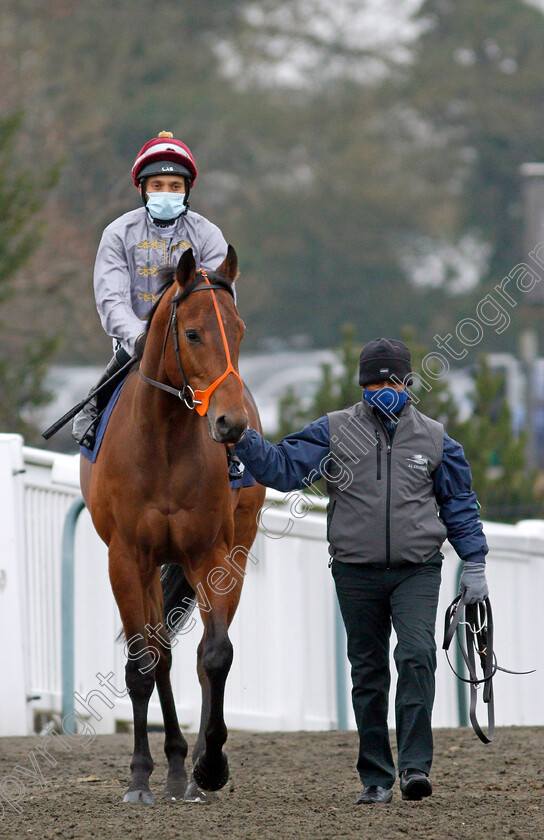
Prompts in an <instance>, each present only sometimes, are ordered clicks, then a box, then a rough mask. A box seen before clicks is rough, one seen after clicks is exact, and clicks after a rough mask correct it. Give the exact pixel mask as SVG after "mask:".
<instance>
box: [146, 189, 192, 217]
mask: <svg viewBox="0 0 544 840" xmlns="http://www.w3.org/2000/svg"><path fill="white" fill-rule="evenodd" d="M146 207H147V209H148V211H149V213H150V215H151V218H153V219H159V220H160V221H161V222H166V221H168V220H169V219H177V218H178V216H181V214H182V213H183V211H184V209H185V193H173V192H153V193H149V198H148V199H147V204H146Z"/></svg>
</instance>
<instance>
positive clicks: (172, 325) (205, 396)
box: [138, 269, 243, 417]
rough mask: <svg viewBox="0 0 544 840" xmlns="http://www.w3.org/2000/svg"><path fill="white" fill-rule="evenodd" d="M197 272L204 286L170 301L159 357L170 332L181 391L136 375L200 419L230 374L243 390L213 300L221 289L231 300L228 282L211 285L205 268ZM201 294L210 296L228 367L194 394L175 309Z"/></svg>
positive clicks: (180, 293)
mask: <svg viewBox="0 0 544 840" xmlns="http://www.w3.org/2000/svg"><path fill="white" fill-rule="evenodd" d="M199 273H200V276H201V277H202V278H203V280H204V282H203V283H196V284H193V285H190V286H186V287H185V288H184V289H183V290H182V291H181V292H179V293H178V294H177V295H174V297H173V298H172V300H171V301H170V303H171V310H170V318H169V319H168V327H167V329H166V335H165V336H164V343H163V348H162V355H163V359H164V358H165V355H166V346H167V342H168V335H169V333H170V332H171V333H172V338H173V341H174V354H175V356H176V360H177V363H178V368H179V372H180V374H181V381H182V383H183V385H182V387H181V389H179V388H173V387H172V386H171V385H165V384H164V383H163V382H158V381H157V380H156V379H151V378H150V377H148V376H145V374H143V373H142V370H141V368H140V370H139V371H138V372H139V374H140V376H141V378H142V379H143V380H144V382H147V384H148V385H153V386H154V387H155V388H160V390H161V391H166V392H167V393H168V394H173V395H174V396H175V397H178V398H179V399H180V400H181V401H182V402H183V403H184V404H185V405H186V406H187V408H189V409H191V410H192V409H196V412H197V414H200V416H201V417H203V416H204V415H205V414H206V412H207V411H208V407H209V404H210V397H211V395H212V394H213V392H214V391H215V389H216V388H217V387H218V386H219V385H221V383H222V382H223V380H225V379H226V378H227V376H228V375H229V374H230V373H232V374H234V376H235V377H236V379H237V380H238V382H239V383H240V388H241V389H242V391H243V385H242V380H241V379H240V376H239V374H238V372H237V371H236V370H235V368H234V365H233V364H232V361H231V358H230V351H229V345H228V342H227V336H226V335H225V328H224V326H223V321H222V319H221V313H220V312H219V306H218V304H217V299H216V297H215V292H214V289H221V290H223V291H227V292H229V294H230V295H231V296H232V297H233V298H234V294H233V291H232V287H231V285H230V283H228V282H227V281H220V280H215V281H214V282H213V283H210V280H209V279H208V275H207V273H206V271H204V269H201V270H200V272H199ZM202 291H210V292H211V294H212V300H213V305H214V308H215V314H216V317H217V323H218V324H219V330H220V332H221V338H222V341H223V348H224V350H225V357H226V361H227V367H226V368H225V370H224V372H223V373H222V374H221V376H218V378H217V379H216V380H215V381H214V382H212V384H211V385H210V386H209V387H208V388H206V389H205V390H204V391H200V390H196V391H195V390H193V388H191V386H190V385H189V382H188V380H187V376H186V375H185V371H184V370H183V364H182V362H181V354H180V348H179V335H178V318H177V309H178V306H179V305H180V303H181V302H182V301H184V300H185V299H186V298H188V297H189V295H192V294H193V293H194V292H202Z"/></svg>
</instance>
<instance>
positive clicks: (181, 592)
mask: <svg viewBox="0 0 544 840" xmlns="http://www.w3.org/2000/svg"><path fill="white" fill-rule="evenodd" d="M161 585H162V597H163V601H164V620H165V623H166V629H167V631H168V636H169V638H170V639H173V638H174V636H175V635H176V634H177V633H179V632H180V630H181V629H182V628H183V627H184V625H185V624H186V622H187V619H188V618H189V616H190V615H191V613H192V611H193V610H194V608H195V604H196V595H195V591H194V589H193V587H192V586H191V584H190V583H189V581H188V580H187V578H186V577H185V572H184V571H183V569H182V568H181V566H177V565H169V566H163V567H162V570H161Z"/></svg>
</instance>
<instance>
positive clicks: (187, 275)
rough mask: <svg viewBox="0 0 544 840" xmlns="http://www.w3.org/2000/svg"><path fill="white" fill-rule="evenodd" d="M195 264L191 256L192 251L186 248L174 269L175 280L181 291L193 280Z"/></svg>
mask: <svg viewBox="0 0 544 840" xmlns="http://www.w3.org/2000/svg"><path fill="white" fill-rule="evenodd" d="M195 274H196V262H195V258H194V256H193V249H192V248H187V250H186V251H184V252H183V254H182V255H181V257H180V260H179V262H178V265H177V268H176V280H177V282H178V283H179V285H180V286H181V288H182V289H184V288H185V286H187V284H188V283H191V282H192V281H193V280H194V279H195Z"/></svg>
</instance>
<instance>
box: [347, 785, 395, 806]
mask: <svg viewBox="0 0 544 840" xmlns="http://www.w3.org/2000/svg"><path fill="white" fill-rule="evenodd" d="M392 799H393V791H392V790H391V789H390V788H385V787H380V785H367V786H366V787H365V789H364V790H363V792H362V794H361V795H360V797H359V799H358V800H357V802H356V803H355V804H356V805H373V804H374V803H375V802H381V803H382V804H383V805H387V803H388V802H391V800H392Z"/></svg>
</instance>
